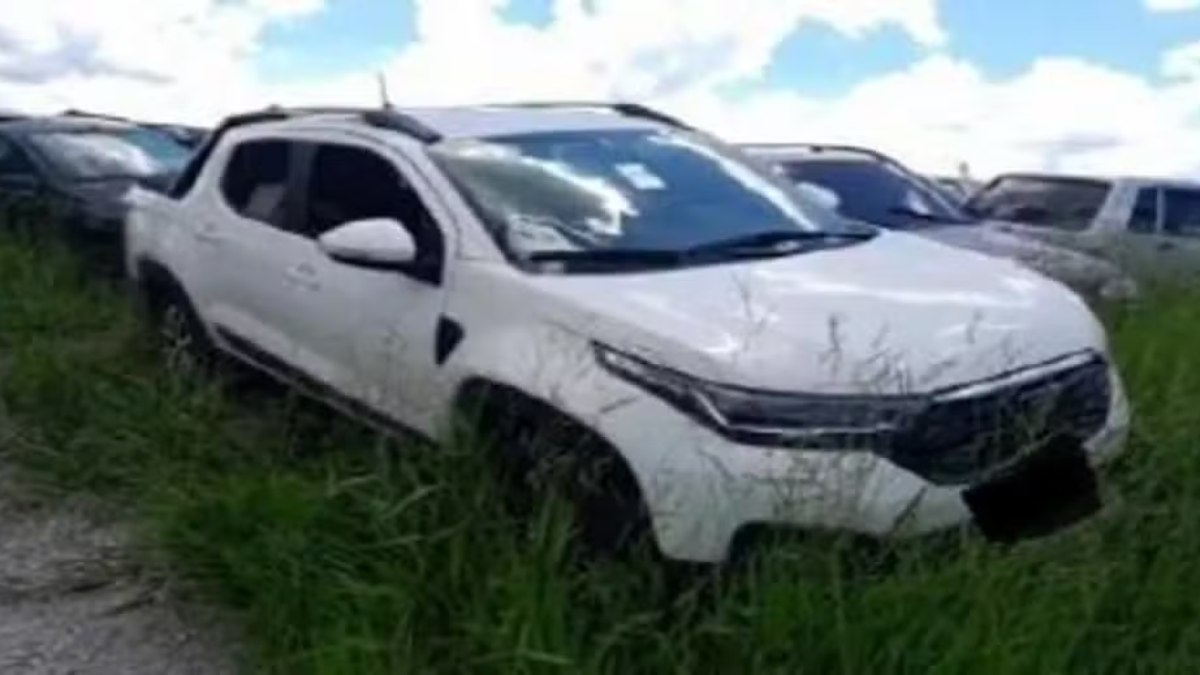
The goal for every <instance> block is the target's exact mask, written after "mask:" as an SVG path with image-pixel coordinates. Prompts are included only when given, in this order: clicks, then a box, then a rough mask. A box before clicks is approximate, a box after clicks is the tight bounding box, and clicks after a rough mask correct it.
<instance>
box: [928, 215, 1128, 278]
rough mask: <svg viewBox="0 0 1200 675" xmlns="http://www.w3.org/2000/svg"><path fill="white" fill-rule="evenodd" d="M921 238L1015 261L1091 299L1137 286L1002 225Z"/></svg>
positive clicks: (1114, 270)
mask: <svg viewBox="0 0 1200 675" xmlns="http://www.w3.org/2000/svg"><path fill="white" fill-rule="evenodd" d="M921 234H922V235H925V236H927V237H929V238H930V239H934V240H936V241H939V242H941V243H943V244H948V245H950V246H957V247H960V248H966V249H970V250H973V251H979V252H980V253H986V254H988V255H992V256H998V257H1003V258H1012V259H1014V260H1017V261H1019V262H1021V263H1022V264H1024V265H1026V266H1028V267H1030V268H1032V269H1035V270H1037V271H1039V272H1041V273H1042V274H1045V275H1047V276H1050V277H1053V278H1055V279H1058V280H1059V281H1062V282H1063V283H1065V284H1067V285H1069V286H1071V287H1073V288H1075V289H1076V290H1077V291H1080V292H1083V293H1085V294H1088V295H1094V294H1097V293H1100V292H1101V290H1102V289H1103V288H1104V287H1105V286H1106V285H1108V284H1123V285H1129V284H1132V283H1133V282H1132V281H1131V280H1130V279H1129V277H1128V276H1127V275H1126V274H1125V273H1124V272H1123V271H1121V269H1120V268H1118V267H1117V266H1116V265H1113V264H1112V263H1110V262H1108V261H1105V260H1101V259H1099V258H1095V257H1093V256H1089V255H1087V254H1085V253H1080V252H1079V251H1073V250H1071V249H1068V248H1065V247H1062V246H1056V245H1054V244H1051V243H1047V242H1044V241H1039V240H1037V239H1034V238H1032V237H1029V236H1024V235H1021V234H1019V233H1018V232H1015V231H1013V229H1012V228H1011V227H1010V226H1009V225H1008V224H1006V223H1002V222H999V221H985V222H983V223H981V224H979V225H958V226H948V227H936V228H928V229H925V230H922V231H921Z"/></svg>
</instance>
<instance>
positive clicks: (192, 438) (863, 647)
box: [0, 236, 1200, 674]
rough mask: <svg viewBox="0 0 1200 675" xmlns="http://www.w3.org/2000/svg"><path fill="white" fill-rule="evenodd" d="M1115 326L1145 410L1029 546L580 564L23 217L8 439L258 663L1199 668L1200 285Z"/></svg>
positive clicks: (413, 454) (474, 472) (438, 455)
mask: <svg viewBox="0 0 1200 675" xmlns="http://www.w3.org/2000/svg"><path fill="white" fill-rule="evenodd" d="M1112 323H1113V326H1114V329H1113V339H1114V342H1115V347H1116V351H1117V353H1118V354H1119V357H1120V360H1121V362H1122V364H1123V367H1124V371H1125V375H1126V378H1127V379H1128V384H1129V386H1130V388H1131V390H1132V394H1133V396H1134V400H1135V402H1136V407H1137V412H1138V421H1137V427H1136V433H1135V436H1134V439H1133V443H1132V446H1131V448H1130V450H1129V452H1128V454H1127V455H1126V456H1125V458H1124V459H1123V460H1122V461H1121V462H1120V463H1119V464H1118V465H1116V466H1114V467H1112V470H1111V471H1110V472H1109V474H1108V481H1107V484H1108V486H1109V487H1111V488H1113V489H1115V491H1117V492H1119V494H1120V496H1121V501H1122V506H1121V508H1120V509H1118V510H1116V511H1115V512H1113V513H1111V514H1109V515H1107V516H1106V517H1105V518H1102V519H1100V520H1098V521H1095V522H1093V523H1090V524H1088V525H1086V526H1084V527H1081V528H1078V529H1077V530H1075V531H1072V532H1070V533H1067V534H1065V535H1061V536H1058V537H1055V538H1052V539H1050V540H1046V541H1041V542H1034V543H1027V544H1022V545H1019V546H1016V547H1012V548H1000V547H994V546H990V545H987V544H984V543H982V542H979V541H978V540H976V539H975V538H974V537H971V536H964V537H962V538H960V539H956V540H954V541H952V542H950V543H947V542H945V541H940V542H938V543H936V544H935V543H932V542H919V543H912V544H905V545H897V546H896V547H895V548H893V549H892V550H891V551H889V552H888V553H889V555H887V556H883V557H869V556H867V555H866V554H864V553H862V552H861V551H860V550H859V549H857V548H852V547H850V546H843V545H840V543H839V542H830V541H828V540H819V541H818V540H812V541H791V542H787V543H779V544H777V545H773V546H770V547H767V548H765V549H763V550H762V551H761V552H760V554H759V555H758V556H756V557H755V558H754V559H753V560H752V561H751V562H750V563H748V564H747V565H746V566H744V567H743V568H741V569H738V570H736V571H733V572H730V573H727V574H726V578H724V579H722V580H720V582H719V583H716V584H709V585H706V586H704V587H703V589H704V590H703V592H701V591H696V592H688V591H686V590H685V591H684V592H680V591H679V589H678V588H675V589H674V590H673V591H671V589H670V587H671V586H672V584H669V583H668V581H670V579H669V578H668V576H667V574H666V573H665V572H664V571H663V570H662V569H661V568H660V567H658V566H656V565H654V564H652V563H650V562H649V561H647V560H633V561H625V562H611V563H607V564H602V565H595V566H591V567H582V566H579V565H576V564H572V563H571V562H570V556H569V555H567V540H568V528H567V527H566V525H565V519H564V518H563V517H562V516H561V514H560V511H559V510H557V509H554V508H548V509H547V510H546V513H544V514H543V516H542V517H540V518H538V519H537V521H536V522H534V523H533V524H532V525H531V526H529V527H524V528H523V527H519V526H517V525H516V524H514V523H512V522H510V521H509V520H508V519H507V518H506V517H505V516H504V515H503V514H502V512H501V510H500V509H499V508H498V507H497V503H498V499H497V496H496V494H495V491H494V488H493V487H492V481H491V480H490V479H489V477H488V473H487V471H486V470H485V468H484V467H483V465H482V462H481V461H480V459H479V458H478V457H477V453H474V452H472V451H471V449H470V447H467V446H466V444H459V445H458V446H456V447H450V448H447V449H444V450H442V451H440V452H437V451H428V450H426V449H419V448H409V447H397V446H396V445H395V444H392V443H389V442H385V441H382V440H380V439H378V438H376V437H374V436H372V435H371V434H370V433H368V432H366V431H363V430H361V429H358V428H356V427H354V426H353V425H351V424H348V423H343V422H339V421H337V420H336V419H334V418H333V416H332V415H330V414H329V413H326V412H323V411H320V410H317V409H314V408H313V406H311V405H307V404H304V403H303V402H300V401H297V400H296V399H293V398H290V397H288V396H287V395H286V394H283V393H281V392H278V391H273V390H269V389H268V390H265V391H258V392H251V393H237V394H233V393H230V392H228V391H225V390H224V389H223V388H222V387H221V386H220V385H219V384H211V383H210V384H204V385H197V384H194V383H190V382H185V381H180V380H179V379H176V378H172V377H170V376H168V375H166V374H165V373H164V371H163V369H162V368H161V366H160V364H159V362H158V360H157V359H156V358H155V356H154V354H153V351H152V349H151V348H150V347H149V346H148V344H147V343H148V341H149V340H148V338H147V336H146V333H145V330H144V329H142V328H141V327H140V326H139V324H138V322H137V320H136V317H135V315H134V313H133V312H132V311H131V310H130V308H129V307H128V305H127V303H126V302H125V301H124V300H123V299H122V298H121V297H120V295H119V294H118V293H117V292H116V291H114V290H113V289H111V288H108V287H105V286H103V285H101V284H98V283H96V282H94V281H91V280H89V277H87V276H86V275H84V274H82V273H81V272H79V271H78V270H77V269H76V267H75V266H74V264H73V263H72V262H71V261H70V260H69V259H68V258H67V257H66V256H64V255H62V254H61V253H58V252H55V251H53V250H49V249H46V248H45V247H37V248H30V247H29V246H27V245H25V244H24V243H21V242H15V241H14V240H13V239H12V238H11V237H7V236H0V414H2V415H3V416H4V418H6V419H7V422H6V426H7V430H6V432H5V433H4V434H0V443H3V445H2V446H0V451H2V452H5V453H6V454H8V455H10V456H12V457H15V458H17V459H19V460H20V461H21V462H22V463H23V464H24V465H25V466H27V467H29V468H30V469H32V470H33V472H34V473H33V475H36V476H40V477H42V478H44V479H45V480H46V482H48V483H49V484H51V485H54V486H57V487H58V488H61V489H63V490H69V491H96V492H101V493H103V494H106V495H108V496H109V498H110V499H112V500H113V501H114V502H115V503H117V504H120V505H123V506H124V507H126V508H127V509H128V510H129V512H130V513H131V515H132V516H133V517H135V518H136V519H137V521H138V522H139V523H141V524H142V525H143V526H144V531H145V536H146V537H147V538H148V539H149V540H150V541H152V542H154V543H155V544H156V545H157V547H158V548H159V549H160V550H162V551H164V553H165V554H166V555H167V556H169V558H170V560H171V561H172V563H173V565H174V566H175V568H176V569H177V570H178V571H179V572H180V574H181V575H183V576H185V577H187V578H189V579H191V580H194V581H195V582H196V586H197V588H199V589H201V590H202V592H203V593H205V594H208V595H209V596H211V598H213V599H214V601H216V602H219V603H221V604H224V605H226V606H229V607H232V608H235V609H237V610H238V611H239V613H240V615H241V616H243V617H244V622H245V626H246V629H247V631H248V635H249V639H250V641H251V643H252V646H253V654H254V661H253V662H252V663H251V664H249V665H248V669H249V670H251V671H252V672H278V673H289V674H290V673H356V674H370V673H404V672H422V673H424V672H495V673H512V672H517V673H520V672H537V673H540V672H572V673H574V672H586V673H593V672H594V673H601V672H603V673H621V674H627V673H640V672H647V673H650V672H655V673H658V672H713V673H731V672H779V673H806V672H807V673H892V672H896V673H964V672H970V673H1060V672H1087V673H1093V672H1111V673H1129V672H1135V671H1138V672H1141V671H1148V672H1179V673H1195V672H1197V671H1200V621H1197V619H1198V618H1200V593H1198V592H1197V589H1200V563H1198V562H1197V561H1200V447H1197V446H1198V445H1200V441H1198V439H1200V410H1198V407H1200V297H1196V296H1187V295H1179V294H1163V295H1162V296H1160V297H1156V298H1155V299H1154V300H1152V301H1148V302H1146V303H1145V304H1144V306H1142V307H1139V308H1137V309H1135V310H1132V311H1129V312H1126V313H1124V314H1122V315H1121V316H1114V317H1112ZM669 591H671V592H669Z"/></svg>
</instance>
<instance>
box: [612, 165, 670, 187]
mask: <svg viewBox="0 0 1200 675" xmlns="http://www.w3.org/2000/svg"><path fill="white" fill-rule="evenodd" d="M616 168H617V172H619V173H620V174H621V175H622V176H623V177H624V178H625V180H627V181H629V183H630V185H632V186H633V187H635V188H637V189H639V190H665V189H666V187H667V184H666V183H665V182H664V181H663V179H661V178H659V177H658V176H656V175H654V173H653V172H652V171H650V169H647V168H646V165H645V164H633V163H630V164H618V165H617V167H616Z"/></svg>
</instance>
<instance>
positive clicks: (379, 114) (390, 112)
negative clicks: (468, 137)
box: [219, 105, 442, 143]
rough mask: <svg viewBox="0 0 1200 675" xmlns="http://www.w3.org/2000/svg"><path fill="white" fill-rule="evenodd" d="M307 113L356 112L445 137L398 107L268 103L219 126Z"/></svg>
mask: <svg viewBox="0 0 1200 675" xmlns="http://www.w3.org/2000/svg"><path fill="white" fill-rule="evenodd" d="M305 115H354V116H358V117H359V118H360V119H362V121H363V122H364V123H366V124H368V125H370V126H373V127H377V128H380V129H390V130H392V131H398V132H400V133H403V134H406V135H408V136H412V137H413V138H415V139H416V140H418V141H421V142H422V143H436V142H438V141H440V140H442V135H441V134H440V133H438V132H437V131H436V130H435V129H433V128H431V127H429V126H428V125H426V124H424V123H423V122H421V121H420V120H418V119H417V118H415V117H413V116H412V115H406V114H404V113H402V112H400V111H398V110H396V109H394V108H391V107H385V108H353V107H346V106H305V107H298V108H291V107H283V106H278V105H272V106H268V107H267V108H265V109H263V110H258V111H254V112H249V113H242V114H240V115H234V116H231V117H229V118H226V120H225V122H223V123H222V124H221V127H220V128H219V129H223V130H228V129H230V128H233V127H240V126H246V125H249V124H258V123H260V122H272V121H278V120H287V119H294V118H296V117H303V116H305Z"/></svg>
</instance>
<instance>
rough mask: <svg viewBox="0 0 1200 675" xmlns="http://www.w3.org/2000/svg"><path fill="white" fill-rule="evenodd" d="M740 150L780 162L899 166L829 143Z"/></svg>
mask: <svg viewBox="0 0 1200 675" xmlns="http://www.w3.org/2000/svg"><path fill="white" fill-rule="evenodd" d="M739 147H741V148H742V150H744V151H746V152H749V153H750V154H752V155H755V156H757V157H762V158H764V159H780V160H798V159H803V160H814V161H817V160H822V159H828V160H845V159H859V160H862V161H866V162H885V163H889V164H900V162H899V161H897V160H896V159H893V158H892V157H889V156H887V155H885V154H883V153H882V152H879V151H877V150H872V149H870V148H864V147H860V146H856V145H838V144H830V143H748V144H743V145H741V146H739Z"/></svg>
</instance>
